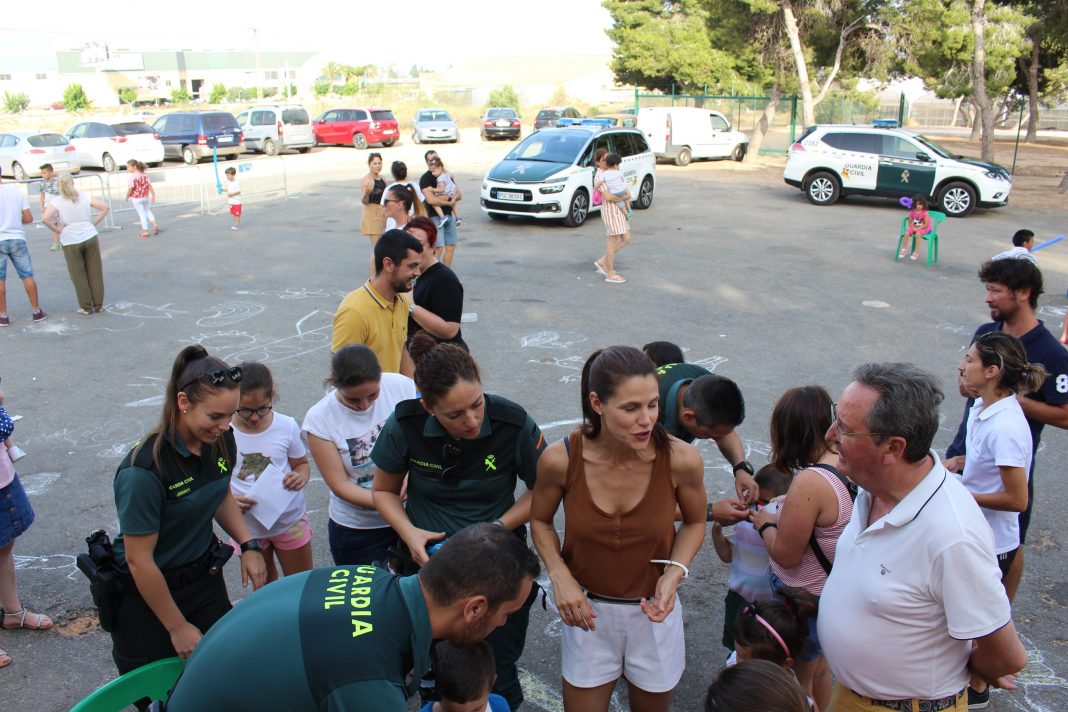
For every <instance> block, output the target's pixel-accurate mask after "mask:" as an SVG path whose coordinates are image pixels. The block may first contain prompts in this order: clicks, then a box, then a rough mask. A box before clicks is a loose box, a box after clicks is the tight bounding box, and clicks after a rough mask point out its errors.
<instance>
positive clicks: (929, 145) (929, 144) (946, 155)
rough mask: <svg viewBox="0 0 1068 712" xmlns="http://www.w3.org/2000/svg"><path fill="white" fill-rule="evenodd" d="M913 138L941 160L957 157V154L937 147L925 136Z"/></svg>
mask: <svg viewBox="0 0 1068 712" xmlns="http://www.w3.org/2000/svg"><path fill="white" fill-rule="evenodd" d="M913 138H915V139H916V140H917V141H919V142H920V143H922V144H923V145H924V146H926V147H927V148H929V149H931V150H932V151H934V152H935V153H937V154H938V155H939V156H941V157H942V158H956V157H957V154H955V153H951V152H949V151H947V150H946V149H944V148H942V147H941V146H939V145H938V144H937V143H935V142H934V141H932V140H931V139H929V138H927V137H926V136H914V137H913Z"/></svg>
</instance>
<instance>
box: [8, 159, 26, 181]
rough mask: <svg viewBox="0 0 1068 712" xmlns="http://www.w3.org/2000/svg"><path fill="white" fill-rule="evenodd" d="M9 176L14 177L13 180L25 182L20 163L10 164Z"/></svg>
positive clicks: (23, 171) (23, 170)
mask: <svg viewBox="0 0 1068 712" xmlns="http://www.w3.org/2000/svg"><path fill="white" fill-rule="evenodd" d="M11 175H13V176H15V180H26V170H25V169H24V168H23V167H22V164H20V163H12V164H11Z"/></svg>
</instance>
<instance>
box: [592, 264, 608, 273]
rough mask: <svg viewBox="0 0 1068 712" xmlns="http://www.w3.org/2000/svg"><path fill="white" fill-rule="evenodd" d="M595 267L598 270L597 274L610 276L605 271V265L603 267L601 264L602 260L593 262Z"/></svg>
mask: <svg viewBox="0 0 1068 712" xmlns="http://www.w3.org/2000/svg"><path fill="white" fill-rule="evenodd" d="M593 268H594V269H595V270H597V274H599V275H601V276H603V277H607V276H608V273H607V272H605V271H604V267H602V266H601V263H600V262H596V261H595V262H594V263H593Z"/></svg>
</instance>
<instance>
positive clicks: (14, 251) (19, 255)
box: [0, 239, 33, 282]
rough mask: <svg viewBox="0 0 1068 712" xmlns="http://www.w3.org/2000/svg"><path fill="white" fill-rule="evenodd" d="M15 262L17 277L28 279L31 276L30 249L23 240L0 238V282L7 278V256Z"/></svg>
mask: <svg viewBox="0 0 1068 712" xmlns="http://www.w3.org/2000/svg"><path fill="white" fill-rule="evenodd" d="M8 257H10V258H11V261H12V262H13V263H14V264H15V272H16V273H17V274H18V276H19V279H28V278H30V277H32V276H33V262H31V261H30V250H29V249H28V248H27V247H26V241H25V240H17V239H16V240H0V282H3V281H4V280H6V279H7V258H8Z"/></svg>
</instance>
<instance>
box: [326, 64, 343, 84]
mask: <svg viewBox="0 0 1068 712" xmlns="http://www.w3.org/2000/svg"><path fill="white" fill-rule="evenodd" d="M323 76H325V77H326V82H327V84H329V85H330V86H333V85H334V80H335V79H336V78H338V77H340V76H341V65H340V64H338V63H337V62H329V63H327V65H326V66H325V67H323Z"/></svg>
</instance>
